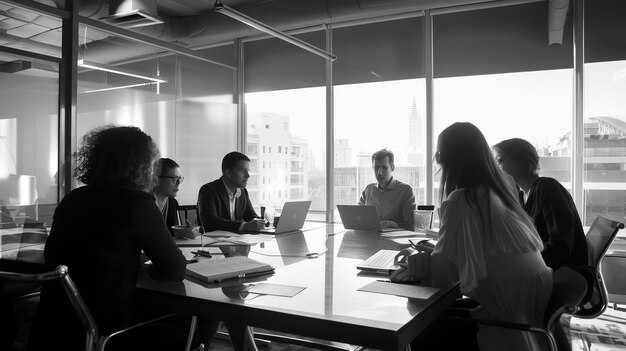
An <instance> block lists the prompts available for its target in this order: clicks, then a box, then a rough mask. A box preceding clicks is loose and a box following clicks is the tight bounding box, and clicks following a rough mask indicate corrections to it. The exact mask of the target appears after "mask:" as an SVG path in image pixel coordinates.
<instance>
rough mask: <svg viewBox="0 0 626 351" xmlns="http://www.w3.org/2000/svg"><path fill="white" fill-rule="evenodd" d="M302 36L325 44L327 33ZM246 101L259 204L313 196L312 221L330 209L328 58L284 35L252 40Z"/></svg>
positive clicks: (249, 147)
mask: <svg viewBox="0 0 626 351" xmlns="http://www.w3.org/2000/svg"><path fill="white" fill-rule="evenodd" d="M298 37H299V38H300V39H302V40H304V41H306V42H309V43H311V44H313V45H315V46H317V47H321V48H324V47H325V35H324V32H313V33H307V34H304V35H298ZM244 53H245V60H244V62H245V65H246V67H245V70H244V72H245V84H244V86H245V97H244V99H245V103H246V118H247V136H246V140H247V145H246V150H247V151H248V156H249V157H250V159H251V160H252V164H253V167H251V168H252V169H251V171H252V172H251V173H252V174H251V177H256V179H258V181H257V182H256V185H253V184H248V191H249V193H250V197H251V200H252V203H253V205H254V206H255V207H257V208H258V207H259V206H263V205H265V206H270V207H274V206H275V207H276V208H277V209H281V208H282V206H283V204H284V202H285V201H298V200H311V208H310V210H309V216H308V219H310V220H311V219H314V220H324V219H325V212H326V88H325V73H324V70H325V64H326V63H325V61H324V59H322V58H320V57H318V56H316V55H313V54H311V53H309V52H307V51H304V50H302V49H300V48H298V47H295V46H293V45H291V44H289V43H286V42H284V41H282V40H278V39H265V40H258V41H252V42H248V43H246V44H245V46H244Z"/></svg>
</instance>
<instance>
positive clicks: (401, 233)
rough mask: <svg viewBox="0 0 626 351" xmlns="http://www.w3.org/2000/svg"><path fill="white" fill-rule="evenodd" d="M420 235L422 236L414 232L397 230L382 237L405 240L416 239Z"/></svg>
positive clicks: (382, 234)
mask: <svg viewBox="0 0 626 351" xmlns="http://www.w3.org/2000/svg"><path fill="white" fill-rule="evenodd" d="M418 235H420V233H417V232H414V231H412V230H397V231H394V232H386V233H381V234H380V236H381V237H383V238H405V237H415V236H418ZM421 235H423V234H421Z"/></svg>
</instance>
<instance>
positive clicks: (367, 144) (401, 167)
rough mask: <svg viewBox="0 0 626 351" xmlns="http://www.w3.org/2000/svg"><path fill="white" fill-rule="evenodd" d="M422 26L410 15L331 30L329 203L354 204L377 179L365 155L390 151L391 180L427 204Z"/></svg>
mask: <svg viewBox="0 0 626 351" xmlns="http://www.w3.org/2000/svg"><path fill="white" fill-rule="evenodd" d="M423 27H424V24H423V18H421V17H415V18H408V19H404V20H399V21H390V22H381V23H373V24H366V25H359V26H354V27H347V28H339V29H336V30H334V31H333V46H334V48H335V53H336V54H337V56H338V57H339V59H338V60H337V62H336V63H335V64H334V67H333V83H334V84H335V87H334V93H335V98H334V104H335V106H334V107H335V109H334V116H335V125H334V129H335V135H334V138H335V143H334V147H335V150H334V165H335V173H334V187H335V189H334V198H335V204H356V203H357V202H358V200H359V197H360V195H361V193H362V191H363V189H365V186H367V185H368V184H370V183H375V182H376V178H375V177H374V171H373V169H372V161H371V157H372V154H373V153H374V152H376V151H377V150H380V149H383V148H386V149H388V150H391V151H392V152H393V153H394V159H395V160H394V164H395V171H394V172H393V176H394V178H396V179H398V180H400V181H402V182H404V183H407V184H409V185H411V187H413V191H414V192H415V195H416V200H417V203H418V204H423V203H424V202H425V198H424V195H425V184H426V182H425V173H424V168H425V167H424V166H425V164H426V163H425V159H426V155H425V154H426V150H425V145H426V112H425V111H426V103H425V81H424V78H423V77H424V65H423V56H424V55H423V50H424V47H423V42H424V39H423V29H424V28H423ZM335 219H337V220H338V219H339V216H338V214H337V213H335Z"/></svg>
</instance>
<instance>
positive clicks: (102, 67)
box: [78, 60, 167, 83]
mask: <svg viewBox="0 0 626 351" xmlns="http://www.w3.org/2000/svg"><path fill="white" fill-rule="evenodd" d="M78 66H79V67H83V68H91V69H95V70H98V71H103V72H109V73H115V74H121V75H123V76H129V77H135V78H139V79H145V80H149V81H151V82H154V83H167V80H165V79H161V78H158V77H150V76H144V75H141V74H139V73H135V72H133V71H130V70H126V69H123V68H119V67H112V66H109V65H105V64H102V63H97V62H91V61H87V60H78Z"/></svg>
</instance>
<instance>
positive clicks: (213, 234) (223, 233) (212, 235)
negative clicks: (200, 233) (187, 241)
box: [204, 230, 241, 238]
mask: <svg viewBox="0 0 626 351" xmlns="http://www.w3.org/2000/svg"><path fill="white" fill-rule="evenodd" d="M240 235H241V234H237V233H233V232H228V231H226V230H214V231H212V232H208V233H204V236H205V237H209V238H218V237H231V236H235V237H236V236H240Z"/></svg>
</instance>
